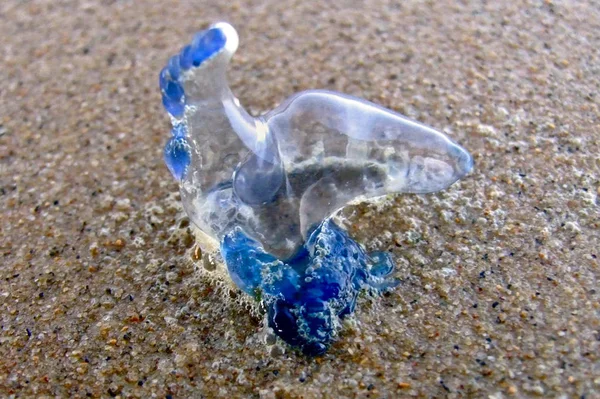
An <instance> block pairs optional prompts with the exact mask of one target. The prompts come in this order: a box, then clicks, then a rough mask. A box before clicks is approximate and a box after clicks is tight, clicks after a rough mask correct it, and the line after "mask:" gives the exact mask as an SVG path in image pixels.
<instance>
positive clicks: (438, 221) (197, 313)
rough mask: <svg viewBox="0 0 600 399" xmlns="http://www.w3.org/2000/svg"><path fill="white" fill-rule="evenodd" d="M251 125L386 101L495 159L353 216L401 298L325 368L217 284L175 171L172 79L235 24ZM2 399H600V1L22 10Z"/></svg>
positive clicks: (5, 168) (323, 360) (234, 70)
mask: <svg viewBox="0 0 600 399" xmlns="http://www.w3.org/2000/svg"><path fill="white" fill-rule="evenodd" d="M221 20H223V21H228V22H230V23H231V24H232V25H234V26H235V27H236V29H237V30H238V32H239V35H240V47H239V50H238V51H237V53H236V54H235V56H234V59H233V60H232V63H231V67H230V71H229V79H230V82H231V86H232V90H233V91H234V93H235V94H236V95H237V96H238V97H239V99H240V101H241V103H242V104H244V105H245V106H246V107H247V108H248V110H249V111H250V112H252V113H253V114H255V115H258V114H260V113H262V112H265V111H267V110H270V109H272V108H273V107H274V106H276V105H277V104H278V103H280V102H281V101H283V100H284V99H285V98H287V97H288V96H290V95H292V94H293V93H295V92H298V91H300V90H305V89H314V88H322V89H330V90H337V91H341V92H344V93H347V94H351V95H354V96H358V97H363V98H366V99H368V100H370V101H372V102H375V103H378V104H381V105H382V106H385V107H388V108H391V109H393V110H396V111H398V112H400V113H402V114H405V115H407V116H408V117H410V118H413V119H416V120H419V121H421V122H423V123H426V124H428V125H431V126H433V127H435V128H437V129H439V130H442V131H444V132H446V133H447V134H448V135H449V136H450V137H452V139H453V140H455V141H457V142H458V143H460V144H461V145H462V146H463V147H465V148H466V149H467V150H468V151H470V152H471V154H472V155H473V157H474V161H475V168H474V170H473V172H472V173H471V174H470V175H469V176H467V177H466V178H465V179H464V180H462V181H460V182H458V183H456V184H455V185H453V186H451V187H450V188H449V189H447V190H445V191H444V192H441V193H436V194H430V195H398V196H395V197H390V198H386V199H385V200H384V201H380V202H377V203H371V204H360V205H356V206H352V207H349V208H347V209H345V210H344V213H343V214H344V216H345V217H347V221H346V226H347V228H348V230H349V231H350V233H351V234H352V236H353V237H355V238H356V239H357V240H358V241H359V242H361V243H362V244H364V245H365V247H366V248H367V249H368V250H382V251H390V252H391V254H392V255H393V257H394V259H395V260H396V263H397V270H396V272H395V275H396V277H398V278H399V279H401V280H402V283H401V284H400V286H399V287H398V288H397V289H395V290H394V291H392V292H389V293H387V294H385V295H384V296H382V297H371V296H369V295H364V296H362V297H361V298H360V300H359V303H358V306H357V311H356V313H355V315H354V317H352V318H351V319H349V320H347V321H345V322H344V326H343V328H342V330H341V332H340V336H339V337H338V339H337V341H336V342H335V344H334V345H333V346H332V347H331V348H330V350H329V351H328V352H327V353H326V354H325V355H324V356H322V357H318V358H315V359H311V358H306V357H304V356H302V355H300V354H298V353H297V352H295V351H294V350H291V349H290V347H288V346H286V345H285V344H283V343H282V342H281V341H279V340H278V339H275V337H274V336H273V335H272V333H270V332H269V331H268V329H267V328H265V327H263V320H262V318H261V317H260V316H256V315H255V313H256V312H253V311H251V309H250V308H249V307H248V306H247V305H245V304H244V301H243V297H242V294H241V293H239V292H236V291H235V290H231V289H230V288H229V287H230V286H229V285H228V284H227V283H226V282H223V281H222V280H219V279H216V278H211V277H210V276H211V275H210V273H206V272H205V271H203V270H205V269H211V268H213V266H214V265H213V264H212V263H211V262H210V261H207V260H206V259H205V258H206V257H205V258H204V259H203V257H202V254H201V253H200V252H199V251H198V250H196V247H195V245H196V244H195V240H194V235H193V231H192V228H191V226H190V225H189V221H188V220H187V219H186V217H185V214H184V213H183V211H182V208H181V204H180V198H179V194H178V187H177V183H176V182H175V181H174V179H173V178H172V177H171V175H170V174H169V172H168V170H167V168H166V167H165V165H164V163H163V159H162V149H163V146H164V144H165V143H166V141H167V140H168V138H169V135H170V133H169V130H170V123H169V120H168V118H167V116H166V113H165V112H164V110H163V109H162V106H161V100H160V93H159V89H158V73H159V71H160V69H161V68H162V67H163V65H164V64H165V63H166V61H167V59H168V57H169V56H171V55H172V54H174V53H176V52H177V51H178V50H179V48H180V47H181V46H182V45H183V44H184V43H186V42H188V41H189V40H190V38H191V37H192V35H193V34H194V33H195V32H196V31H198V30H201V29H203V28H206V27H207V26H208V25H209V24H211V23H213V22H215V21H221ZM0 38H1V40H0V42H1V43H0V54H1V62H0V210H1V212H2V223H1V224H0V318H1V323H0V324H1V326H0V396H1V397H19V398H29V397H36V398H44V397H45V398H50V397H73V398H80V397H81V398H84V397H93V398H104V397H120V398H153V397H156V398H171V399H172V398H238V397H239V398H265V399H267V398H402V397H416V398H444V397H447V398H467V397H474V398H509V397H515V398H526V397H540V398H586V399H590V398H600V265H599V262H600V260H599V259H598V257H600V249H599V248H600V200H599V196H600V155H599V154H600V107H599V100H600V90H599V89H600V52H599V50H598V48H599V44H600V5H599V4H598V2H595V1H561V0H556V1H542V0H539V1H533V0H532V1H511V2H500V1H460V2H456V1H451V0H441V1H416V0H409V1H403V2H394V1H380V0H373V1H355V2H344V3H343V4H342V2H339V3H338V2H336V5H331V4H327V2H323V3H322V4H321V3H317V2H314V3H313V2H307V1H274V0H266V1H263V2H259V1H252V2H247V1H237V0H234V1H228V2H207V1H193V2H192V1H182V2H166V1H165V2H156V1H149V0H148V1H142V0H140V1H81V2H76V1H55V0H47V1H29V2H22V1H16V0H4V1H2V3H1V4H0Z"/></svg>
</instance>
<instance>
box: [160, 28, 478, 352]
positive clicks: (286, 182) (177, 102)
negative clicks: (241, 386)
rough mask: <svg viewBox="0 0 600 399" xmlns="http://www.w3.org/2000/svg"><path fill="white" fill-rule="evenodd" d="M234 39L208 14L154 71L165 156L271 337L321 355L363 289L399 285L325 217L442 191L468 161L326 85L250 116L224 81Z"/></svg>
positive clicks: (415, 127) (428, 133) (388, 267)
mask: <svg viewBox="0 0 600 399" xmlns="http://www.w3.org/2000/svg"><path fill="white" fill-rule="evenodd" d="M237 47H238V35H237V32H236V31H235V29H234V28H233V27H232V26H231V25H229V24H227V23H217V24H214V25H212V26H211V27H209V28H208V29H206V30H204V31H201V32H199V33H197V34H196V35H195V36H194V37H193V39H192V41H191V43H189V44H188V45H186V46H184V47H183V48H182V49H181V51H180V52H179V53H178V54H176V55H174V56H173V57H171V58H170V59H169V60H168V62H167V65H166V66H165V67H164V68H163V69H162V71H161V72H160V76H159V84H160V89H161V93H162V102H163V105H164V108H165V109H166V111H167V112H168V114H169V115H170V117H171V122H172V126H173V128H172V130H171V134H172V137H171V138H170V140H169V141H168V143H167V144H166V146H165V149H164V159H165V162H166V164H167V166H168V168H169V170H170V171H171V173H172V174H173V176H174V177H175V179H177V180H178V181H179V184H180V190H181V197H182V202H183V206H184V209H185V211H186V213H187V214H188V216H189V217H190V220H191V221H192V222H193V223H194V224H195V225H196V226H197V227H198V228H199V229H200V230H201V231H202V232H204V233H205V234H206V235H207V236H208V237H210V238H211V239H212V240H214V241H215V242H217V243H218V246H219V249H220V254H221V257H222V259H223V261H224V263H225V265H226V268H227V271H228V273H229V276H230V277H231V279H232V280H233V282H234V283H235V284H236V285H237V286H238V287H239V288H240V289H241V290H242V291H243V292H245V293H246V294H248V295H250V296H252V297H254V298H256V299H257V300H260V301H262V302H263V304H264V305H265V307H266V309H267V320H268V325H269V326H270V327H271V328H272V329H273V330H274V332H275V333H276V334H277V335H278V336H279V337H281V338H282V339H283V340H284V341H285V342H287V343H288V344H290V345H292V346H295V347H297V348H299V349H300V350H302V351H303V352H304V353H306V354H308V355H319V354H322V353H324V352H325V351H326V350H327V347H328V346H329V344H330V343H331V342H332V340H333V339H334V337H335V336H336V332H337V327H336V326H338V325H339V320H340V319H341V318H343V317H345V316H347V315H349V314H351V313H352V312H353V311H354V308H355V304H356V299H357V295H358V293H359V292H361V291H362V290H370V291H372V292H380V291H383V290H385V289H389V288H391V287H394V286H395V285H396V281H395V279H394V278H393V277H392V274H393V269H394V263H393V260H392V259H391V257H390V254H388V253H386V252H371V253H368V252H367V251H365V249H364V248H363V247H362V246H361V245H359V244H358V243H357V242H355V241H354V240H353V239H352V238H351V237H350V236H349V234H348V233H347V232H346V231H345V230H344V229H343V228H341V227H340V226H338V225H337V224H336V223H335V222H334V221H333V219H332V217H333V216H334V215H335V214H336V212H337V211H338V210H340V209H341V208H342V207H344V205H346V204H348V203H349V202H351V201H354V200H357V199H362V198H364V199H367V198H373V197H380V196H383V195H386V194H390V193H431V192H435V191H438V190H442V189H444V188H446V187H448V186H449V185H451V184H453V183H454V182H456V181H457V180H459V179H460V178H462V177H463V176H465V175H466V174H467V173H468V172H469V171H470V170H471V169H472V167H473V161H472V158H471V156H470V155H469V153H468V152H467V151H465V150H464V149H463V148H462V147H460V146H459V145H458V144H456V143H454V142H453V141H452V140H450V139H449V138H448V137H446V136H445V135H444V134H442V133H440V132H438V131H436V130H434V129H432V128H430V127H428V126H424V125H422V124H420V123H418V122H415V121H413V120H410V119H408V118H406V117H404V116H402V115H399V114H397V113H395V112H393V111H391V110H388V109H385V108H383V107H380V106H378V105H375V104H373V103H370V102H368V101H365V100H362V99H359V98H355V97H352V96H348V95H345V94H340V93H336V92H332V91H326V90H308V91H303V92H301V93H297V94H294V95H292V96H291V97H290V98H288V99H287V100H285V101H284V102H283V103H281V105H279V106H278V107H276V108H275V109H273V110H272V111H269V112H267V113H266V114H264V115H261V116H257V117H254V116H251V115H250V114H248V112H246V111H245V110H244V108H243V107H242V106H241V105H240V103H239V101H238V99H237V98H235V97H234V95H233V94H232V92H231V90H230V88H229V86H228V83H227V77H226V71H227V66H228V64H229V61H230V59H231V58H232V56H233V54H234V52H235V51H236V49H237Z"/></svg>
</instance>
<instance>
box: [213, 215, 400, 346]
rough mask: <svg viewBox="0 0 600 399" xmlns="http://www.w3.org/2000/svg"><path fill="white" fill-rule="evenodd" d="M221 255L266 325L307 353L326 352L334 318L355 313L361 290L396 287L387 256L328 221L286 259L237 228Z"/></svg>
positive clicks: (331, 334)
mask: <svg viewBox="0 0 600 399" xmlns="http://www.w3.org/2000/svg"><path fill="white" fill-rule="evenodd" d="M221 253H222V255H223V258H224V260H225V263H226V264H227V268H228V271H229V274H230V276H231V278H232V280H233V281H234V282H235V284H236V285H237V286H238V287H239V288H240V289H241V290H243V291H244V292H246V293H248V294H250V295H252V296H253V297H255V298H257V299H261V300H263V301H264V303H265V304H266V306H267V308H268V322H269V326H270V327H271V328H272V329H273V330H274V331H275V333H276V334H277V335H278V336H279V337H281V338H282V339H283V340H284V341H285V342H287V343H288V344H290V345H292V346H295V347H297V348H299V349H301V350H302V351H303V352H304V353H305V354H307V355H320V354H322V353H324V352H325V351H326V350H327V348H328V346H329V344H330V343H331V341H332V340H333V338H334V336H335V333H336V326H337V325H339V323H338V319H339V318H343V317H345V316H347V315H348V314H350V313H352V312H353V311H354V307H355V305H356V299H357V296H358V294H359V292H360V291H361V290H363V289H367V290H371V291H376V292H379V291H383V290H385V289H387V288H391V287H394V286H395V285H397V280H395V279H393V278H391V277H390V274H391V272H392V271H393V269H394V264H393V262H392V259H391V256H390V255H389V254H388V253H386V252H372V253H369V254H368V253H367V252H366V251H365V250H364V249H363V248H362V247H361V246H360V245H359V244H358V243H357V242H356V241H354V240H353V239H351V238H350V237H349V236H348V233H347V232H346V231H344V230H343V229H341V228H340V227H338V226H337V225H336V224H335V223H334V222H333V221H332V220H331V219H326V220H325V221H324V222H323V223H321V224H320V225H319V226H318V227H317V228H316V229H314V231H313V232H312V234H310V236H309V238H308V240H307V241H306V243H305V244H304V245H303V246H302V248H301V249H300V250H299V251H298V253H297V254H296V255H295V256H293V257H292V258H291V259H288V260H285V261H282V260H279V259H277V258H276V257H274V256H272V255H270V254H268V253H266V252H265V251H264V250H263V248H262V246H261V245H260V244H259V243H258V242H257V241H255V240H253V239H251V238H249V237H248V236H246V235H245V234H244V232H243V231H242V229H240V228H236V229H234V230H233V231H231V232H230V233H229V234H227V235H225V237H224V238H223V240H222V242H221Z"/></svg>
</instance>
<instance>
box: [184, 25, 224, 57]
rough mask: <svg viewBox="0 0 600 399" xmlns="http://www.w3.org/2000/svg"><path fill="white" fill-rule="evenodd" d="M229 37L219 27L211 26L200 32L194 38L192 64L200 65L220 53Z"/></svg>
mask: <svg viewBox="0 0 600 399" xmlns="http://www.w3.org/2000/svg"><path fill="white" fill-rule="evenodd" d="M226 41H227V38H226V37H225V34H224V33H223V31H222V30H221V29H219V28H211V29H208V30H206V31H203V32H199V33H197V34H196V36H194V40H192V64H193V65H194V66H195V67H198V66H200V65H201V64H202V63H203V62H204V61H206V60H207V59H209V58H211V57H213V56H214V55H215V54H217V53H219V52H220V51H221V50H222V49H223V48H224V47H225V42H226Z"/></svg>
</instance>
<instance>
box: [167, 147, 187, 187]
mask: <svg viewBox="0 0 600 399" xmlns="http://www.w3.org/2000/svg"><path fill="white" fill-rule="evenodd" d="M164 158H165V163H166V164H167V167H168V168H169V170H170V171H171V174H172V175H173V177H175V179H177V180H179V181H181V180H183V178H184V177H185V173H186V172H187V169H188V166H189V165H190V160H191V157H190V146H189V144H188V143H187V140H186V139H185V138H184V137H171V139H170V140H169V141H168V142H167V145H165V150H164Z"/></svg>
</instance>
